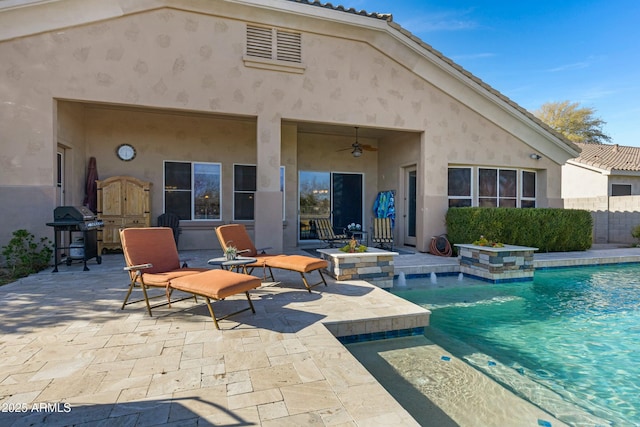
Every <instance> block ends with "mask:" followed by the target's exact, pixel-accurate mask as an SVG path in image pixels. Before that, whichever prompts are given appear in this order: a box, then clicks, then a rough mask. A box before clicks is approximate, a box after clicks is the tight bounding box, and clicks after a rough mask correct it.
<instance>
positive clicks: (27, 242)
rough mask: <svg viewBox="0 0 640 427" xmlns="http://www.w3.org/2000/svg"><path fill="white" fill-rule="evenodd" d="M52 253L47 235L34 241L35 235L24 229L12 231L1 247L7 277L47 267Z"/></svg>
mask: <svg viewBox="0 0 640 427" xmlns="http://www.w3.org/2000/svg"><path fill="white" fill-rule="evenodd" d="M52 254H53V249H52V248H51V241H50V240H49V239H48V238H47V237H41V238H40V240H39V241H38V242H36V238H35V236H34V235H33V234H31V233H29V232H28V231H27V230H24V229H20V230H16V231H14V232H13V237H12V238H11V240H10V241H9V244H7V245H6V246H3V247H2V255H3V256H4V257H5V260H6V264H7V269H8V271H9V277H11V278H13V279H17V278H20V277H26V276H28V275H29V274H32V273H37V272H38V271H41V270H43V269H45V268H47V267H48V266H49V264H50V262H51V256H52Z"/></svg>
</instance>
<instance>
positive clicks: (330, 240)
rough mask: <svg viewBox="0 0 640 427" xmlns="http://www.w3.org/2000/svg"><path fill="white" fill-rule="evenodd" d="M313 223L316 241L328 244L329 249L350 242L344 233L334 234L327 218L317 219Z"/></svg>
mask: <svg viewBox="0 0 640 427" xmlns="http://www.w3.org/2000/svg"><path fill="white" fill-rule="evenodd" d="M313 221H314V222H315V228H316V234H317V235H318V239H320V240H322V241H323V242H325V243H326V244H328V245H329V247H330V248H335V244H336V243H341V244H346V243H347V242H348V241H349V240H350V239H349V236H347V234H346V233H342V234H336V232H335V230H334V229H333V225H331V220H329V219H328V218H318V219H315V220H313Z"/></svg>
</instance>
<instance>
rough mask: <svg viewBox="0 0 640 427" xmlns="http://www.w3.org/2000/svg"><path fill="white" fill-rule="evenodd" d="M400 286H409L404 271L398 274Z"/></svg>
mask: <svg viewBox="0 0 640 427" xmlns="http://www.w3.org/2000/svg"><path fill="white" fill-rule="evenodd" d="M398 286H400V287H405V286H407V278H406V277H405V275H404V271H401V272H400V273H399V274H398Z"/></svg>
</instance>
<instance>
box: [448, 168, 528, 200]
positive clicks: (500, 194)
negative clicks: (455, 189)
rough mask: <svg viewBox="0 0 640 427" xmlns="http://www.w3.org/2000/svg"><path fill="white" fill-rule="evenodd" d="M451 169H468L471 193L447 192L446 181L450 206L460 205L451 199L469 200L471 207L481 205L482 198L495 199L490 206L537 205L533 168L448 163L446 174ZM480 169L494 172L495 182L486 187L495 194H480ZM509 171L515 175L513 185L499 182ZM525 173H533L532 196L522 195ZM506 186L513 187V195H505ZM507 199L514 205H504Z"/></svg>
mask: <svg viewBox="0 0 640 427" xmlns="http://www.w3.org/2000/svg"><path fill="white" fill-rule="evenodd" d="M452 169H468V170H469V171H470V172H469V173H470V185H471V195H470V196H466V195H463V196H459V195H452V194H449V191H450V190H451V189H450V188H449V182H447V200H448V205H449V207H450V208H451V207H462V206H461V205H459V204H458V205H452V201H460V200H470V201H471V202H470V205H469V206H471V207H480V206H481V203H480V202H481V201H483V200H487V201H491V200H492V201H495V202H494V203H495V206H493V205H492V206H491V207H515V208H525V209H526V208H530V207H537V205H538V173H537V171H535V170H531V169H520V168H510V167H506V168H505V167H503V168H501V167H495V166H465V165H449V166H448V168H447V174H448V173H449V171H450V170H452ZM482 170H487V171H492V172H493V173H495V183H491V184H492V185H491V186H490V188H488V189H489V190H490V191H489V193H493V192H495V196H494V195H491V194H489V195H481V194H482V192H481V191H480V190H481V189H480V184H481V181H482V180H481V179H480V178H481V171H482ZM505 172H506V173H505ZM511 173H513V177H515V180H516V182H515V185H514V186H511V185H508V184H509V183H507V185H508V187H507V186H505V183H504V182H503V183H502V184H501V182H500V178H501V176H502V177H504V176H507V175H509V174H511ZM525 173H531V174H533V179H534V188H533V192H534V195H533V197H531V196H525V195H524V174H525ZM447 179H448V175H447ZM507 188H513V189H514V190H515V196H513V195H511V194H508V195H505V194H504V191H505V189H507ZM507 201H515V206H506V205H507V204H508V203H505V202H507ZM523 202H524V204H525V206H523Z"/></svg>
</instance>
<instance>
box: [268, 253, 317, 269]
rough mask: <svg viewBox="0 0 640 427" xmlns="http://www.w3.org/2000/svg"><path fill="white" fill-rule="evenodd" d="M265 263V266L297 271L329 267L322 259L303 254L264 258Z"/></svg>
mask: <svg viewBox="0 0 640 427" xmlns="http://www.w3.org/2000/svg"><path fill="white" fill-rule="evenodd" d="M266 265H267V267H272V268H280V269H283V270H291V271H297V272H299V273H309V272H310V271H315V270H318V269H320V268H327V267H329V263H328V262H327V261H325V260H323V259H318V258H313V257H309V256H304V255H284V256H278V257H273V258H269V259H268V260H266Z"/></svg>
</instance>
